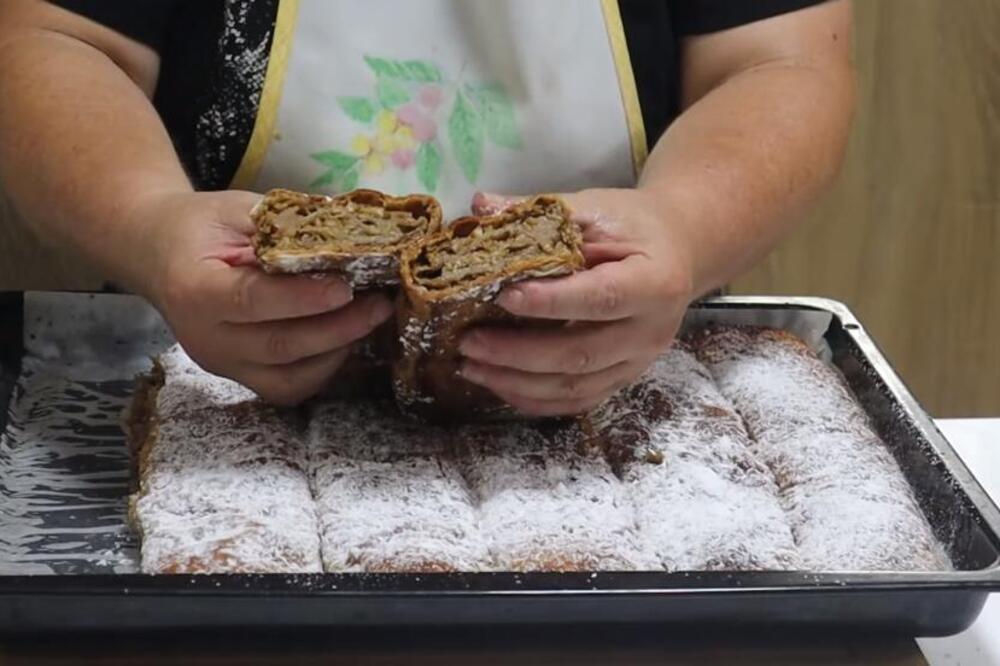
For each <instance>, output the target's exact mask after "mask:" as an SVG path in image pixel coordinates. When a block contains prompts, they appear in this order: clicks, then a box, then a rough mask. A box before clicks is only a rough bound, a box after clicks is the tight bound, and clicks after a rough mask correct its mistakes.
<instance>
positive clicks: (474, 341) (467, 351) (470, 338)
mask: <svg viewBox="0 0 1000 666" xmlns="http://www.w3.org/2000/svg"><path fill="white" fill-rule="evenodd" d="M458 351H460V352H462V355H463V356H479V355H481V354H482V353H483V341H482V340H481V339H480V336H479V334H478V333H469V334H468V335H466V336H465V337H464V338H462V341H461V342H460V343H458Z"/></svg>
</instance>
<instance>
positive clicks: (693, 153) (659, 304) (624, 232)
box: [461, 0, 853, 415]
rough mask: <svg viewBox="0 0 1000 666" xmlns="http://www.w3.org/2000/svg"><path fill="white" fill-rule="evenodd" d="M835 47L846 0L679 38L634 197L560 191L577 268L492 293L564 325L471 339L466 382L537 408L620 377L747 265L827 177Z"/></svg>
mask: <svg viewBox="0 0 1000 666" xmlns="http://www.w3.org/2000/svg"><path fill="white" fill-rule="evenodd" d="M849 41H850V4H849V2H848V0H833V1H831V2H827V3H825V4H822V5H818V6H815V7H812V8H809V9H804V10H801V11H797V12H792V13H789V14H785V15H782V16H777V17H774V18H771V19H766V20H763V21H758V22H756V23H752V24H749V25H745V26H741V27H738V28H734V29H731V30H726V31H723V32H718V33H715V34H710V35H705V36H699V37H692V38H690V39H687V40H686V41H685V42H684V43H683V45H682V47H683V48H682V56H683V68H682V75H683V88H684V90H683V93H684V95H683V96H684V102H685V106H686V108H685V110H684V112H683V113H682V115H681V116H680V118H678V119H677V121H676V122H675V123H674V124H673V125H672V126H671V127H670V128H669V130H668V131H667V132H666V133H665V134H664V135H663V136H662V137H661V138H660V140H659V141H658V143H657V145H656V147H655V149H654V150H653V152H652V154H651V155H650V159H649V161H648V162H647V164H646V167H645V170H644V172H643V174H642V178H641V179H640V183H639V186H638V188H636V189H619V190H585V191H583V192H578V193H576V194H573V195H570V196H569V197H568V198H569V200H570V205H571V206H572V207H573V209H574V211H575V212H576V215H577V217H578V220H579V222H580V223H581V225H582V226H583V231H584V241H585V247H584V253H585V255H586V256H587V259H588V270H586V271H583V272H581V273H578V274H576V275H573V276H571V277H568V278H563V279H559V280H551V281H537V282H528V283H523V284H520V285H517V286H514V287H510V288H508V289H506V290H505V291H504V293H503V294H501V297H500V303H501V305H503V306H504V307H505V308H507V309H508V310H509V311H511V312H513V313H515V314H519V315H523V316H528V317H543V318H553V319H563V320H570V321H573V322H575V324H574V326H572V327H566V328H561V329H547V330H530V331H509V330H506V331H505V330H497V329H494V330H481V331H476V332H473V333H471V334H470V335H468V336H467V337H466V338H465V339H464V340H463V342H462V347H461V348H462V351H463V353H464V354H465V356H466V358H467V359H468V360H467V362H466V364H465V366H464V368H463V374H464V375H465V377H466V378H467V379H469V380H470V381H473V382H476V383H478V384H481V385H483V386H486V387H488V388H490V389H492V390H493V391H494V392H495V393H497V394H498V395H499V396H500V397H502V398H503V399H505V400H506V401H507V402H509V403H510V404H512V405H514V406H515V407H517V408H519V409H521V410H522V411H524V412H526V413H530V414H537V415H554V414H570V413H575V412H580V411H583V410H586V409H588V408H590V407H592V406H594V405H596V404H597V403H599V402H600V401H601V400H603V399H604V398H606V397H607V396H608V395H610V394H612V393H613V392H615V391H616V390H618V389H619V388H621V387H622V386H625V385H627V384H629V383H630V382H632V381H634V380H635V379H636V377H638V376H639V375H640V374H642V373H643V372H644V371H645V370H646V368H648V367H649V364H650V363H651V362H652V360H653V359H655V358H656V356H657V355H659V354H660V353H661V352H662V351H663V350H664V349H665V348H666V346H667V345H668V344H670V342H671V340H672V339H673V337H674V335H675V334H676V332H677V328H678V326H679V325H680V322H681V319H682V317H683V315H684V311H685V309H686V307H687V306H688V304H689V303H690V301H691V300H692V299H693V298H695V297H697V296H699V295H701V294H703V293H705V292H707V291H709V290H711V289H712V288H714V287H718V286H720V285H723V284H725V283H726V282H727V281H728V280H730V279H731V278H733V277H735V276H737V275H739V274H740V273H741V272H743V271H745V270H746V269H747V268H749V267H751V266H752V265H753V264H754V263H755V262H757V261H759V260H760V259H761V258H762V257H763V256H764V255H765V254H766V253H767V252H768V251H769V250H770V249H771V248H772V247H773V246H774V245H775V244H776V243H777V242H778V241H779V240H780V239H781V238H782V236H783V235H784V234H786V233H787V232H788V230H789V229H790V228H791V227H792V226H793V225H794V223H795V221H796V220H797V219H799V218H800V217H801V213H802V212H803V210H804V209H805V208H806V207H807V206H808V205H809V204H810V203H811V202H813V201H814V200H815V198H816V197H817V196H818V194H819V193H820V192H821V191H822V190H823V189H824V188H825V187H826V186H827V184H828V183H829V182H830V180H831V179H832V178H833V176H834V174H835V173H836V171H837V168H838V166H839V164H840V161H841V156H842V153H843V150H844V144H845V141H846V137H847V132H848V126H849V124H850V118H851V112H852V108H853V75H852V71H851V66H850V62H849V55H848V54H849V51H848V49H849ZM477 203H478V204H479V205H480V207H481V208H483V209H484V210H485V209H489V208H491V207H495V206H497V205H502V202H501V201H496V200H493V199H491V198H490V197H488V196H486V197H480V198H479V199H478V201H477Z"/></svg>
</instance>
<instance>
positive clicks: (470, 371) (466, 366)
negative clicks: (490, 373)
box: [461, 363, 486, 384]
mask: <svg viewBox="0 0 1000 666" xmlns="http://www.w3.org/2000/svg"><path fill="white" fill-rule="evenodd" d="M461 373H462V377H464V378H465V379H467V380H468V381H470V382H472V383H473V384H482V383H483V382H484V381H485V380H486V376H485V375H484V374H483V372H482V371H481V370H480V369H479V367H478V366H476V365H475V364H473V363H463V364H462V370H461Z"/></svg>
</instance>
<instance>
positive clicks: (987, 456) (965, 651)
mask: <svg viewBox="0 0 1000 666" xmlns="http://www.w3.org/2000/svg"><path fill="white" fill-rule="evenodd" d="M937 424H938V427H939V428H940V429H941V432H943V433H944V435H945V437H947V438H948V441H950V442H951V444H952V446H954V447H955V449H956V450H957V451H958V454H959V455H960V456H962V460H964V461H965V464H966V465H967V466H968V467H969V470H971V471H972V473H973V474H974V475H975V477H976V479H978V480H979V483H980V484H982V486H983V488H985V489H986V492H987V493H989V495H990V497H992V498H993V501H994V502H997V503H998V504H1000V418H998V419H941V420H938V421H937ZM917 644H918V645H920V649H921V650H923V652H924V656H925V657H926V658H927V661H929V662H930V664H931V666H945V665H947V666H992V665H993V664H1000V593H998V594H991V595H990V598H989V600H987V602H986V607H985V608H984V609H983V613H982V615H980V616H979V619H977V620H976V623H975V624H973V625H972V626H971V627H969V629H968V630H966V631H964V632H962V633H961V634H958V635H957V636H950V637H948V638H920V639H917Z"/></svg>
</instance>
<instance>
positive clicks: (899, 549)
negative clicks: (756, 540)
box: [698, 327, 949, 571]
mask: <svg viewBox="0 0 1000 666" xmlns="http://www.w3.org/2000/svg"><path fill="white" fill-rule="evenodd" d="M699 338H700V339H699V341H698V345H699V356H700V357H701V358H702V359H704V360H705V362H706V364H707V365H708V366H709V368H710V369H711V371H712V374H713V376H714V377H715V379H716V380H717V382H718V384H719V386H720V388H721V390H722V391H723V393H724V394H725V395H726V396H727V397H729V398H730V399H731V400H732V401H733V403H734V404H735V405H736V407H737V409H739V410H740V413H741V414H742V415H743V416H744V418H745V419H746V423H747V426H748V428H749V430H750V433H751V435H753V438H754V450H755V452H756V453H757V454H758V455H759V457H760V458H761V460H763V461H764V462H765V463H766V464H767V465H768V466H769V467H770V468H771V469H772V470H774V473H775V478H776V479H777V481H778V483H779V486H780V489H781V500H782V504H783V506H784V507H785V509H786V510H787V511H788V517H789V521H790V524H791V526H792V530H793V532H794V534H795V538H796V541H797V544H798V548H799V553H800V555H801V557H802V561H803V563H804V565H805V566H806V567H807V568H809V569H813V570H820V571H869V570H893V571H919V570H940V569H942V568H948V566H949V563H948V560H947V558H946V556H945V555H944V552H943V549H942V548H941V546H940V544H938V543H937V541H936V540H935V539H934V537H933V535H932V533H931V530H930V526H929V525H928V524H927V521H926V519H925V518H924V516H923V514H922V513H921V512H920V509H919V507H918V506H917V503H916V500H915V498H914V497H913V492H912V489H911V488H910V486H909V484H908V483H907V482H906V479H905V478H904V477H903V474H902V472H901V470H900V469H899V466H898V464H896V462H895V460H894V459H893V458H892V456H891V455H890V454H889V452H888V450H887V449H886V448H885V445H884V444H883V443H882V441H881V440H879V438H878V436H877V435H875V433H874V432H873V431H872V430H871V428H870V426H869V424H868V421H867V417H866V416H865V414H864V412H863V411H862V410H861V408H860V406H859V405H858V403H857V402H856V401H855V400H854V398H853V397H852V396H851V394H850V393H849V391H848V389H847V387H846V386H845V385H844V383H843V380H842V379H841V378H840V376H839V375H838V374H837V373H836V371H835V370H834V369H832V368H831V367H830V366H828V365H826V364H825V363H823V362H822V361H820V360H819V359H818V358H816V357H815V356H814V355H813V354H812V352H811V351H810V350H809V349H808V348H807V347H806V346H805V345H804V344H802V343H801V342H800V341H798V340H796V339H795V338H793V337H791V336H789V335H788V334H785V333H782V332H779V331H773V330H769V329H754V328H738V327H715V328H712V329H710V330H709V331H708V332H707V333H706V334H703V335H702V336H699Z"/></svg>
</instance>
